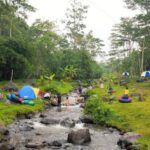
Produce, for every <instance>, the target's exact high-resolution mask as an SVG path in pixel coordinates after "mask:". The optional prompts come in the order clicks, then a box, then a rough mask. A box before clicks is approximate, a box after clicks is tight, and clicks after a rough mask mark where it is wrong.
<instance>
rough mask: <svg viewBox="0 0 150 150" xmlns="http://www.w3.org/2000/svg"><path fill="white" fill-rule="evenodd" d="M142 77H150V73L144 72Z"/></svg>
mask: <svg viewBox="0 0 150 150" xmlns="http://www.w3.org/2000/svg"><path fill="white" fill-rule="evenodd" d="M141 76H142V77H150V71H144V72H142V74H141Z"/></svg>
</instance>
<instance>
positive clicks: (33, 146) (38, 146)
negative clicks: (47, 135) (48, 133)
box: [25, 143, 43, 149]
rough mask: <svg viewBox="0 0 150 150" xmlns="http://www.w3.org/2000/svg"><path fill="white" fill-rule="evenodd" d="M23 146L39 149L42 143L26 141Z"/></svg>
mask: <svg viewBox="0 0 150 150" xmlns="http://www.w3.org/2000/svg"><path fill="white" fill-rule="evenodd" d="M25 147H26V148H35V149H39V148H42V147H43V143H27V144H26V145H25Z"/></svg>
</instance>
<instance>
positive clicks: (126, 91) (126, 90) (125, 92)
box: [124, 87, 129, 95]
mask: <svg viewBox="0 0 150 150" xmlns="http://www.w3.org/2000/svg"><path fill="white" fill-rule="evenodd" d="M124 94H125V95H128V94H129V89H128V87H126V89H125V91H124Z"/></svg>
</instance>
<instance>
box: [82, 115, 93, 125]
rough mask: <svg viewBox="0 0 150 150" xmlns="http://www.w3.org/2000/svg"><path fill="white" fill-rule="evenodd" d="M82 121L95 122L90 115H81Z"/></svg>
mask: <svg viewBox="0 0 150 150" xmlns="http://www.w3.org/2000/svg"><path fill="white" fill-rule="evenodd" d="M80 120H81V122H83V123H89V124H94V122H93V120H92V119H91V118H90V117H89V116H82V117H80Z"/></svg>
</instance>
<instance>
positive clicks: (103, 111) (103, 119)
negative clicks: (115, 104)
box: [85, 95, 115, 124]
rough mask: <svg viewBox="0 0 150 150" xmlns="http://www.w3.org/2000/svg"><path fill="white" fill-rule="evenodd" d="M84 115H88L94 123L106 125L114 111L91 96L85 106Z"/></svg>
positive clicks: (113, 115)
mask: <svg viewBox="0 0 150 150" xmlns="http://www.w3.org/2000/svg"><path fill="white" fill-rule="evenodd" d="M85 113H86V114H88V115H90V116H91V117H92V118H93V120H94V122H95V123H99V124H106V123H108V122H109V121H110V120H111V119H112V118H113V117H115V113H114V111H113V110H112V109H111V108H110V107H109V106H108V105H106V104H105V103H104V102H102V101H101V100H100V99H99V98H98V97H97V96H96V95H93V96H91V97H90V98H89V99H88V100H87V102H86V105H85Z"/></svg>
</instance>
